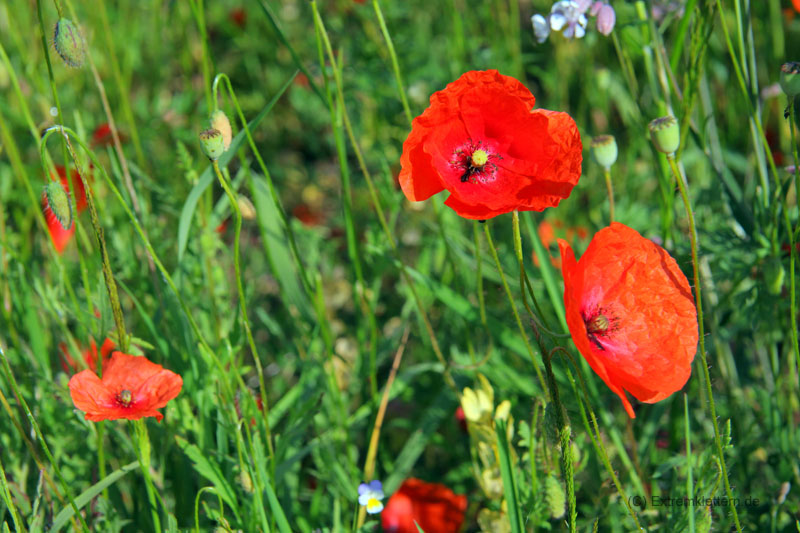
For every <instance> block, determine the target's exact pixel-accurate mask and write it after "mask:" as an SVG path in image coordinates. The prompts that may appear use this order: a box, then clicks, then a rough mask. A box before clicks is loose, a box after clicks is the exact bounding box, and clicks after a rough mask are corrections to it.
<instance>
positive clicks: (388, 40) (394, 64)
mask: <svg viewBox="0 0 800 533" xmlns="http://www.w3.org/2000/svg"><path fill="white" fill-rule="evenodd" d="M372 7H373V8H374V9H375V15H376V16H377V17H378V24H379V25H380V27H381V33H382V34H383V38H384V39H385V40H386V48H387V49H388V50H389V57H390V58H391V60H392V70H393V71H394V79H395V81H396V82H397V93H398V94H399V95H400V101H401V102H402V103H403V111H405V114H406V118H407V119H408V123H409V124H411V121H412V118H413V115H412V114H411V108H410V107H409V106H408V98H407V97H406V90H405V87H404V86H403V77H402V76H401V75H400V63H398V61H397V53H396V52H395V50H394V44H393V43H392V37H391V36H390V35H389V29H388V28H387V27H386V21H385V20H384V18H383V12H382V11H381V5H380V3H379V2H378V0H372Z"/></svg>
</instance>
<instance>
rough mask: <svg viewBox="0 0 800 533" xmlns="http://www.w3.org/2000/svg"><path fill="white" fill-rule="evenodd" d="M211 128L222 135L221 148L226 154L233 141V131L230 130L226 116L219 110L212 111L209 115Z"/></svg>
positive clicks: (229, 122)
mask: <svg viewBox="0 0 800 533" xmlns="http://www.w3.org/2000/svg"><path fill="white" fill-rule="evenodd" d="M211 127H212V128H213V129H215V130H219V132H220V133H221V134H222V141H223V146H224V148H225V151H226V152H227V151H228V148H230V146H231V141H232V140H233V129H232V128H231V121H230V120H228V115H226V114H225V112H224V111H223V110H221V109H217V110H216V111H214V112H213V113H212V114H211Z"/></svg>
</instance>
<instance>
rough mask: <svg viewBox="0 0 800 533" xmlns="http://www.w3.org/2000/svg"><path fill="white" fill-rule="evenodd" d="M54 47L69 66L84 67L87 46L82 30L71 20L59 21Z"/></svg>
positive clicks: (54, 37)
mask: <svg viewBox="0 0 800 533" xmlns="http://www.w3.org/2000/svg"><path fill="white" fill-rule="evenodd" d="M53 46H54V47H55V49H56V52H58V55H60V56H61V59H63V60H64V63H66V64H67V65H69V66H70V67H75V68H78V67H81V66H83V60H84V58H85V57H86V45H85V44H84V42H83V36H82V35H81V32H80V30H79V29H78V27H77V26H76V25H75V24H74V23H73V22H72V21H71V20H69V19H65V18H60V19H58V22H56V29H55V32H54V34H53Z"/></svg>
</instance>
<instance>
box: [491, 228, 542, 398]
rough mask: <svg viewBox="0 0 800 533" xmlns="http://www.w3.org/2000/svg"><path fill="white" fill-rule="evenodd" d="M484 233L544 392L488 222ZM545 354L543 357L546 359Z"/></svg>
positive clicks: (540, 372)
mask: <svg viewBox="0 0 800 533" xmlns="http://www.w3.org/2000/svg"><path fill="white" fill-rule="evenodd" d="M483 232H484V234H485V235H486V242H487V243H488V244H489V251H490V252H491V253H492V258H493V259H494V264H495V265H496V266H497V272H498V273H499V274H500V281H501V282H502V283H503V288H504V289H505V291H506V296H508V301H509V303H510V304H511V311H512V312H513V313H514V320H515V321H516V323H517V327H518V328H519V333H520V335H521V336H522V340H523V342H524V343H525V348H527V350H528V354H529V355H530V357H531V363H533V369H534V370H535V371H536V377H537V378H538V379H539V384H540V385H541V387H542V390H543V391H544V390H547V384H546V383H545V381H544V376H542V371H541V369H539V363H537V362H536V355H535V354H534V353H533V348H532V347H531V344H530V342H529V341H528V334H527V333H525V327H524V326H523V325H522V320H521V319H520V317H519V312H518V311H517V304H516V303H515V302H514V296H513V295H512V294H511V289H510V288H509V286H508V281H506V275H505V274H504V273H503V265H502V264H500V257H499V256H498V255H497V248H495V246H494V241H492V234H491V232H490V231H489V224H488V222H486V223H484V226H483ZM544 355H545V354H544V352H543V353H542V356H543V357H544Z"/></svg>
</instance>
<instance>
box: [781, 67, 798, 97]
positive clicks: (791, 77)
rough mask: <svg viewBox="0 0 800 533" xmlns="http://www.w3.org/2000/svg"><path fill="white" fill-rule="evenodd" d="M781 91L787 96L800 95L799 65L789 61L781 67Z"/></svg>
mask: <svg viewBox="0 0 800 533" xmlns="http://www.w3.org/2000/svg"><path fill="white" fill-rule="evenodd" d="M781 89H783V92H785V93H786V95H787V96H797V95H798V94H800V63H798V62H796V61H790V62H788V63H784V64H783V65H781Z"/></svg>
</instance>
